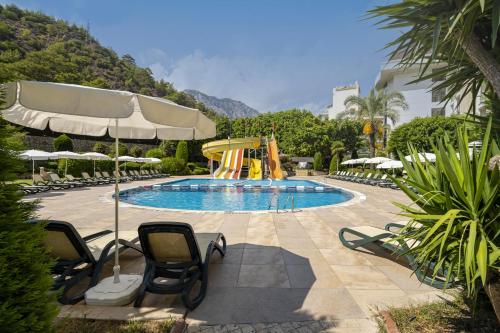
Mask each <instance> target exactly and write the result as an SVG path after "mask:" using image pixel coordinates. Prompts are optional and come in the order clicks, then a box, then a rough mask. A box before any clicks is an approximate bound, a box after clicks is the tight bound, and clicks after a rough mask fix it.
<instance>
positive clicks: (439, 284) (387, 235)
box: [339, 223, 452, 289]
mask: <svg viewBox="0 0 500 333" xmlns="http://www.w3.org/2000/svg"><path fill="white" fill-rule="evenodd" d="M403 227H404V225H403V224H399V223H389V224H387V225H386V226H385V229H380V228H377V227H372V226H359V227H345V228H342V229H340V231H339V238H340V241H341V242H342V244H343V245H344V246H346V247H348V248H350V249H352V250H355V249H356V248H358V247H363V246H365V245H368V244H377V245H379V246H381V247H382V248H385V249H387V250H389V251H391V252H393V253H394V254H396V255H398V256H402V257H404V258H406V260H407V261H408V264H409V266H410V267H411V268H412V269H413V270H414V271H415V275H416V276H417V278H418V280H419V281H420V282H422V283H425V284H428V285H430V286H433V287H435V288H439V289H444V288H445V287H446V288H448V287H451V284H452V283H451V282H449V283H448V285H446V284H445V281H444V279H442V280H441V279H435V280H433V279H432V278H431V277H429V276H427V274H426V272H424V271H422V270H420V269H418V264H417V263H416V262H415V259H414V257H413V256H412V255H411V254H409V253H407V252H408V250H410V248H411V247H413V246H415V245H416V244H418V242H417V241H416V240H411V239H406V240H405V241H403V240H397V239H395V238H396V237H397V236H399V234H398V232H394V231H391V229H394V228H397V229H401V228H403ZM346 234H350V235H353V236H355V237H357V238H356V239H353V240H347V239H346V237H345V236H346ZM430 266H432V265H430ZM431 269H432V267H429V271H431Z"/></svg>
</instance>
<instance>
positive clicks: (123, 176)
mask: <svg viewBox="0 0 500 333" xmlns="http://www.w3.org/2000/svg"><path fill="white" fill-rule="evenodd" d="M113 176H114V177H115V178H116V177H118V178H119V179H120V181H125V182H131V181H133V180H134V178H132V177H130V176H128V175H127V173H126V172H125V171H121V173H118V172H116V170H114V171H113Z"/></svg>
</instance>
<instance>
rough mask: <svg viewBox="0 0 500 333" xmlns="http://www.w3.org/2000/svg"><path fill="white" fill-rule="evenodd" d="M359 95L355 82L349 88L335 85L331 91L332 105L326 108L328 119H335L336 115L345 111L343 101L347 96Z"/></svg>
mask: <svg viewBox="0 0 500 333" xmlns="http://www.w3.org/2000/svg"><path fill="white" fill-rule="evenodd" d="M353 95H354V96H359V85H358V83H357V82H356V83H355V84H354V85H353V86H351V87H349V88H345V87H337V88H334V89H333V92H332V106H331V107H329V108H328V109H327V110H328V119H336V118H337V115H338V114H339V113H341V112H344V111H345V105H344V101H345V99H346V98H347V97H349V96H353Z"/></svg>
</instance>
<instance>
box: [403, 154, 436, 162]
mask: <svg viewBox="0 0 500 333" xmlns="http://www.w3.org/2000/svg"><path fill="white" fill-rule="evenodd" d="M405 159H406V160H407V161H409V162H413V155H406V156H405ZM418 159H419V160H420V162H436V155H435V154H433V153H418Z"/></svg>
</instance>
